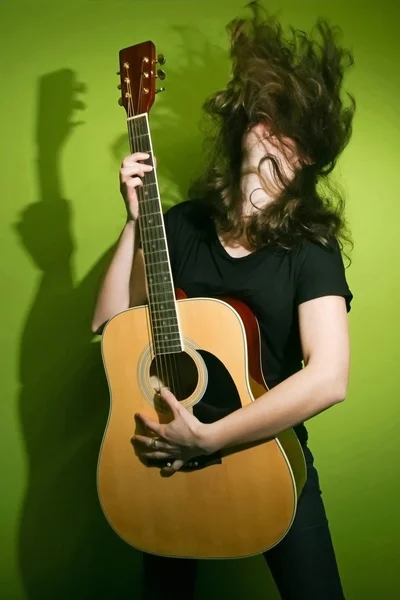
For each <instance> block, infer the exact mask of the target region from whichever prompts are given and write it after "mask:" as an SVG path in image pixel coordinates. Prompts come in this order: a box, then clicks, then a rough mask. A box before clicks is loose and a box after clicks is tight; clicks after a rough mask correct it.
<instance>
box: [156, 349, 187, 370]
mask: <svg viewBox="0 0 400 600" xmlns="http://www.w3.org/2000/svg"><path fill="white" fill-rule="evenodd" d="M154 349H155V354H158V355H160V354H179V353H180V352H182V346H181V345H179V346H175V347H174V348H173V349H172V348H170V349H168V350H166V349H163V348H155V347H154ZM161 365H162V363H161Z"/></svg>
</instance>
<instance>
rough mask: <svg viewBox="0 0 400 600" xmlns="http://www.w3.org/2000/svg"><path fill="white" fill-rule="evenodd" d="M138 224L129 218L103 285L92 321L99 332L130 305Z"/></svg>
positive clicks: (95, 330) (93, 327)
mask: <svg viewBox="0 0 400 600" xmlns="http://www.w3.org/2000/svg"><path fill="white" fill-rule="evenodd" d="M136 229H137V225H136V222H135V221H133V220H128V221H127V223H126V225H125V227H124V229H123V231H122V233H121V236H120V238H119V240H118V244H117V247H116V250H115V252H114V255H113V258H112V260H111V262H110V264H109V267H108V269H107V272H106V274H105V277H104V279H103V283H102V285H101V288H100V291H99V294H98V297H97V301H96V306H95V311H94V315H93V321H92V330H93V331H94V332H99V331H100V330H101V329H102V327H103V326H104V325H105V323H106V322H107V321H109V320H110V319H111V318H112V317H113V316H115V315H116V314H118V313H120V312H122V311H123V310H126V309H127V308H129V305H130V279H131V273H132V267H133V263H134V260H135V254H136V250H137V246H138V243H137V241H138V240H137V238H138V235H137V233H136Z"/></svg>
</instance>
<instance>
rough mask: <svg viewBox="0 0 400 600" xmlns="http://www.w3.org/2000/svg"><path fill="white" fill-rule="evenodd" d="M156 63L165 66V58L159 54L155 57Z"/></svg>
mask: <svg viewBox="0 0 400 600" xmlns="http://www.w3.org/2000/svg"><path fill="white" fill-rule="evenodd" d="M157 62H158V64H159V65H165V63H166V62H167V59H166V58H165V56H164V54H159V55H158V56H157Z"/></svg>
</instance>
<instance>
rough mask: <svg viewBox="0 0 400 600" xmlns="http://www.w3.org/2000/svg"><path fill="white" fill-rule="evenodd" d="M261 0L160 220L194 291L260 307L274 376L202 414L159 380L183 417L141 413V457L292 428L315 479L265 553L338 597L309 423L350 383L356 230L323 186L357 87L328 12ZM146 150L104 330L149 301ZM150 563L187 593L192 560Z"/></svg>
mask: <svg viewBox="0 0 400 600" xmlns="http://www.w3.org/2000/svg"><path fill="white" fill-rule="evenodd" d="M252 9H253V16H252V18H251V19H248V20H235V21H234V22H233V23H231V25H230V33H231V40H232V44H231V58H232V63H233V68H232V77H231V80H230V82H229V83H228V86H227V88H226V89H225V90H224V91H221V92H218V93H216V94H215V95H214V96H213V97H212V98H211V99H209V100H208V101H207V102H206V104H205V109H206V112H207V113H208V115H209V116H210V117H211V118H212V119H213V120H214V123H215V124H216V125H217V128H216V134H215V136H214V137H212V138H211V141H212V145H211V151H210V152H209V153H208V156H209V166H208V168H207V169H205V174H204V176H203V177H202V178H201V179H200V180H199V181H197V182H196V184H195V185H194V186H193V187H192V190H191V199H190V200H189V201H186V202H183V203H181V204H179V205H177V206H175V207H173V208H172V209H170V210H169V211H168V212H167V213H166V215H165V227H166V232H167V238H168V244H169V250H170V255H171V265H172V271H173V276H174V282H175V285H176V287H179V288H182V289H183V290H185V292H186V294H187V295H188V296H192V297H193V296H197V297H199V296H223V295H228V296H235V297H237V298H239V299H241V300H243V301H244V302H245V303H246V304H248V305H249V306H250V308H251V309H252V310H253V312H254V313H255V314H256V316H257V318H258V320H259V324H260V329H261V336H262V351H263V367H264V373H266V376H267V383H268V385H269V387H270V391H269V392H268V394H265V395H264V396H262V397H260V398H259V399H257V400H256V401H255V402H254V403H252V404H251V405H249V406H246V407H244V408H242V409H240V410H237V411H236V412H234V413H232V414H231V415H229V416H227V417H225V418H223V419H221V420H220V421H217V422H216V423H213V424H211V425H209V424H208V425H206V424H202V423H200V422H199V421H198V420H197V419H196V418H195V417H194V416H193V415H191V414H189V413H188V412H186V411H185V409H182V408H181V406H180V404H179V403H178V402H177V400H176V399H175V397H174V396H173V394H172V393H171V392H170V391H169V390H166V389H165V390H163V392H162V395H163V398H164V400H165V402H167V404H169V405H170V407H171V408H172V411H173V414H174V420H173V421H172V422H171V423H170V424H168V425H159V424H158V423H156V422H155V421H153V420H152V419H150V418H149V417H148V415H140V416H139V418H140V419H141V420H142V421H143V423H144V424H145V425H146V426H147V428H148V431H149V435H148V436H136V437H135V439H134V443H135V446H136V448H137V450H138V451H139V452H140V453H142V454H143V456H146V457H152V458H160V459H167V460H169V464H170V467H169V469H168V470H169V473H170V475H171V474H172V475H173V473H174V472H175V471H177V470H179V469H180V468H181V467H182V465H183V464H184V463H185V462H187V461H188V460H189V459H191V458H193V457H194V456H198V455H199V454H207V453H212V452H214V451H216V450H219V449H221V448H226V447H228V446H235V445H237V444H242V443H245V442H252V441H256V440H262V439H266V438H269V437H271V436H275V435H277V434H278V433H279V432H281V431H284V430H286V429H288V428H291V427H294V429H295V431H296V433H297V435H298V438H299V440H300V443H301V444H302V446H303V450H304V454H305V457H306V461H307V482H306V484H305V487H304V489H303V492H302V494H301V496H300V498H299V502H298V510H297V515H296V518H295V521H294V523H293V525H292V527H291V529H290V531H289V533H288V534H287V535H286V537H285V538H284V539H283V540H282V541H281V542H280V543H279V544H278V545H277V546H276V547H275V548H273V549H271V550H270V551H268V552H267V553H265V559H266V561H267V563H268V566H269V568H270V570H271V573H272V575H273V577H274V580H275V582H276V585H277V587H278V589H279V592H280V594H281V597H282V598H283V599H284V600H289V599H290V600H294V599H296V600H343V598H344V595H343V590H342V586H341V582H340V577H339V573H338V568H337V564H336V559H335V554H334V550H333V546H332V541H331V536H330V532H329V528H328V523H327V519H326V515H325V510H324V506H323V502H322V499H321V492H320V488H319V480H318V474H317V471H316V469H315V467H314V465H313V456H312V454H311V452H310V450H309V448H308V445H307V438H308V436H307V431H306V428H305V426H304V424H303V423H304V421H306V420H307V419H310V418H311V417H313V416H314V415H317V414H318V413H320V412H322V411H324V410H326V409H327V408H329V407H331V406H333V405H335V404H338V403H340V402H341V401H343V400H344V398H345V396H346V390H347V380H348V369H349V337H348V327H347V312H348V311H349V309H350V302H351V299H352V294H351V292H350V290H349V288H348V285H347V283H346V278H345V271H344V266H343V261H342V257H341V251H340V248H341V246H342V244H341V242H342V241H343V240H345V241H346V240H348V237H346V232H345V226H344V221H343V216H342V212H343V206H342V205H343V202H342V199H341V198H340V196H339V195H338V194H337V193H335V194H334V193H333V192H331V194H327V195H326V196H323V195H322V193H321V185H320V184H321V183H323V182H324V181H325V179H326V176H327V175H329V173H330V172H331V171H332V170H333V168H334V166H335V163H336V161H337V158H338V156H339V155H340V153H341V152H342V150H343V149H344V148H345V146H346V145H347V143H348V141H349V139H350V135H351V124H352V118H353V114H354V109H355V103H354V100H353V98H352V97H351V96H349V98H350V103H349V106H348V107H345V106H344V105H343V104H342V100H341V97H340V92H341V83H342V79H343V73H344V69H345V67H346V64H347V65H350V64H351V63H352V57H351V55H350V53H349V52H348V51H346V50H344V49H342V48H341V47H340V46H339V45H338V43H337V32H336V31H335V30H334V29H332V28H330V27H329V26H328V25H327V24H326V23H325V22H322V21H318V23H317V26H316V28H315V33H316V34H318V35H316V36H314V35H312V36H310V37H307V36H306V35H305V34H304V32H300V31H294V30H292V36H291V38H290V39H286V38H285V36H284V34H283V32H282V29H281V27H280V25H279V24H278V23H277V22H276V20H275V19H274V18H272V17H268V16H266V17H265V16H263V18H262V17H261V14H260V10H259V7H258V6H257V4H256V3H252ZM146 159H148V155H146V154H134V155H131V156H128V157H126V158H125V159H124V161H123V163H122V168H121V170H120V182H121V191H122V195H123V198H124V200H125V204H126V208H127V213H128V217H127V222H126V224H125V226H124V229H123V232H122V234H121V237H120V240H119V242H118V245H117V249H116V251H115V254H114V257H113V259H112V261H111V264H110V266H109V268H108V271H107V273H106V276H105V280H104V283H103V285H102V288H101V290H100V294H99V297H98V301H97V306H96V310H95V315H94V320H93V329H94V331H101V329H102V326H103V325H104V323H105V322H106V321H107V320H109V319H110V318H111V317H112V316H114V315H115V314H117V313H119V312H121V311H123V310H125V309H126V308H128V307H129V306H135V305H139V304H144V303H145V302H146V286H145V277H144V267H143V256H142V252H141V250H140V242H139V238H138V228H137V219H138V203H137V198H136V193H135V190H136V188H137V187H138V186H140V185H141V178H142V177H143V176H144V174H145V173H146V172H149V171H151V169H152V167H151V166H149V165H147V164H145V161H146ZM317 184H319V185H318V187H317ZM333 197H336V199H337V202H336V205H334V203H333V201H332V198H333ZM302 361H304V368H302ZM154 433H155V434H156V435H157V436H158V442H157V443H156V444H155V448H154V444H152V443H151V434H154ZM144 564H145V574H146V591H145V598H174V600H177V599H178V598H184V599H185V600H189V599H190V598H192V597H193V589H194V580H195V571H196V563H195V562H194V561H184V562H183V564H181V563H180V561H179V560H177V559H166V558H157V557H150V556H145V561H144ZM155 574H156V575H155Z"/></svg>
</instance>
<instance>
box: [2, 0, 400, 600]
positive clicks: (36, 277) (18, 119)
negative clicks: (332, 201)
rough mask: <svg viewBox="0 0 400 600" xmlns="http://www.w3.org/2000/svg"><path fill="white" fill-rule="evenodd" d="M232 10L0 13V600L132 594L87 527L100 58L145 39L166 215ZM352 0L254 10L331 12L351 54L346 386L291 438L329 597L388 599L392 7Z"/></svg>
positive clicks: (118, 546) (118, 556) (214, 568)
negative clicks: (299, 452) (351, 246)
mask: <svg viewBox="0 0 400 600" xmlns="http://www.w3.org/2000/svg"><path fill="white" fill-rule="evenodd" d="M243 3H244V2H243V0H224V1H223V0H219V1H216V0H70V1H69V2H60V1H56V0H52V1H50V0H46V1H45V0H36V1H33V0H2V1H1V2H0V54H1V57H2V59H1V63H0V75H1V79H0V80H1V83H2V93H1V95H0V120H1V128H0V132H1V149H0V164H1V182H2V184H1V196H2V198H1V202H0V210H1V219H0V222H1V237H0V239H1V252H0V260H1V283H2V290H3V298H2V343H1V346H0V351H1V363H2V403H1V426H2V433H1V438H0V439H1V453H0V460H1V463H2V473H4V474H5V477H4V475H3V477H2V486H1V487H2V492H1V494H0V507H1V510H0V520H1V531H2V535H1V548H0V568H1V584H0V597H1V598H5V599H18V600H19V599H35V600H36V599H40V600H47V599H52V600H53V599H60V600H70V599H72V598H74V599H76V600H81V599H91V598H95V597H96V598H99V597H103V596H104V597H108V598H118V600H124V599H128V598H134V597H135V595H136V596H137V594H135V589H138V579H139V576H138V556H137V554H136V553H135V552H134V551H133V550H131V549H130V548H128V547H127V546H125V545H124V544H123V543H122V542H121V541H120V540H119V539H117V538H116V536H115V535H114V534H113V533H112V531H111V530H110V528H109V527H108V525H107V524H106V523H105V521H104V519H103V517H102V514H101V512H100V510H99V507H98V503H97V497H96V489H95V469H96V459H97V452H98V448H99V444H100V440H101V436H102V431H103V428H104V424H105V420H106V416H107V410H108V406H107V402H108V395H107V388H106V385H105V380H104V375H103V371H102V366H101V364H100V356H99V348H98V339H92V336H91V334H90V314H91V310H92V304H93V298H94V293H95V289H96V285H97V283H98V280H99V275H100V273H101V270H102V268H103V267H104V261H105V260H106V254H107V253H108V252H109V250H110V248H111V247H112V245H113V243H114V241H115V240H116V238H117V236H118V233H119V231H120V229H121V227H122V224H123V220H124V209H123V206H122V201H121V200H120V197H119V191H118V168H119V163H120V160H121V158H122V157H123V156H124V153H126V152H127V144H126V137H125V121H124V114H125V113H124V111H123V109H121V108H119V107H118V105H117V98H118V92H117V89H116V85H117V83H118V80H117V77H116V74H115V73H116V71H117V70H118V69H117V67H118V50H119V49H120V48H121V47H125V46H128V45H131V44H133V43H136V42H139V41H143V40H145V39H149V38H151V39H153V40H154V41H155V42H156V44H157V46H158V49H159V50H160V51H164V52H165V54H166V55H167V59H168V63H167V65H166V68H167V67H168V69H167V71H168V79H167V81H166V87H167V88H168V92H167V93H165V94H162V95H160V97H158V98H157V104H156V107H155V108H154V111H153V112H152V127H153V132H154V144H155V149H156V154H157V157H158V160H159V169H160V171H159V176H160V179H161V186H162V194H163V200H164V202H165V204H166V205H170V204H171V203H173V202H175V201H177V200H179V199H181V198H184V197H185V193H186V189H187V185H188V182H189V181H190V177H191V174H192V173H193V172H194V170H195V169H196V165H198V163H199V159H200V156H201V150H200V134H199V133H198V121H199V118H200V106H201V102H202V100H203V98H204V97H205V96H206V95H207V94H208V93H209V92H211V91H212V90H213V89H215V88H216V87H218V86H222V85H223V84H224V82H225V80H226V77H227V74H228V72H229V64H228V62H227V57H226V48H227V46H226V37H225V30H224V26H225V24H226V23H227V22H228V21H229V20H230V19H231V18H232V17H234V16H236V15H237V14H238V12H239V10H240V8H241V6H242V4H243ZM366 4H368V3H364V2H351V3H350V2H345V1H344V0H340V1H338V0H336V1H335V2H329V3H328V2H314V1H311V0H302V1H300V0H298V1H297V2H295V1H294V0H282V2H278V1H277V0H274V1H271V2H270V3H269V5H270V7H271V8H272V9H276V8H280V9H281V16H282V20H283V21H284V23H292V24H294V25H296V26H299V27H303V28H308V27H309V26H310V25H311V24H312V22H313V21H314V19H315V18H316V17H317V16H319V15H320V14H322V15H324V16H327V17H329V18H331V19H332V20H333V21H334V22H336V23H338V24H339V25H341V26H342V27H343V30H344V33H345V40H346V42H347V43H349V44H351V45H352V46H353V48H354V53H355V57H356V68H355V69H354V70H353V71H352V73H351V75H350V76H349V78H348V85H349V87H350V88H351V89H352V90H353V91H354V93H355V95H356V97H357V100H358V112H357V116H356V120H355V130H354V137H353V140H352V142H351V145H350V146H349V148H348V149H347V150H346V152H345V154H344V156H343V159H342V160H341V161H340V164H339V166H338V169H337V177H338V178H339V179H340V181H341V182H342V184H343V185H344V186H345V189H346V192H347V197H348V217H349V220H350V223H351V226H352V229H353V234H354V238H355V243H356V245H355V250H354V253H353V265H352V266H351V268H350V269H349V272H348V277H349V282H350V284H351V287H352V289H353V292H354V294H355V300H354V304H353V311H352V313H351V316H350V322H351V331H352V340H353V342H352V345H353V359H352V375H351V384H350V390H349V394H348V399H347V401H346V402H345V403H343V404H341V405H340V406H339V407H336V408H334V409H332V410H331V411H328V412H326V413H324V414H323V415H321V416H319V417H317V418H316V419H315V420H314V422H312V423H310V425H309V429H310V433H311V447H312V449H313V451H314V454H315V455H316V463H317V466H318V467H319V470H320V475H321V480H322V485H323V489H324V497H325V502H326V505H327V509H328V511H329V518H330V524H331V528H332V533H333V537H334V540H335V544H336V549H337V555H338V560H339V562H340V567H341V572H342V576H343V581H344V584H345V587H346V590H347V598H348V599H349V600H366V599H371V600H377V599H380V600H394V598H396V597H398V593H399V592H398V589H399V577H398V564H399V551H398V548H399V543H398V536H399V533H400V532H399V520H398V518H396V512H395V511H396V510H397V506H398V484H397V480H398V475H399V465H398V463H399V461H398V459H399V451H398V442H397V434H398V424H399V417H398V409H397V406H396V404H397V401H398V400H399V398H400V394H399V384H398V370H397V368H396V367H397V356H398V354H397V337H398V333H399V325H398V310H399V303H400V293H399V275H398V274H399V251H398V241H397V239H396V234H397V233H398V222H399V217H400V214H399V203H398V185H397V178H398V173H399V166H398V162H399V161H398V159H399V152H398V134H399V112H398V104H397V102H398V100H397V98H398V96H399V93H400V88H399V74H400V70H399V67H398V56H399V43H398V39H399V33H398V23H399V12H400V11H399V8H397V6H398V5H397V3H395V2H390V1H389V0H382V1H381V2H379V3H376V4H375V5H372V4H371V6H366ZM79 103H82V106H83V105H84V106H85V109H84V110H79V106H80V104H79ZM78 121H79V122H81V124H79V125H77V126H76V127H75V126H73V125H72V123H74V122H78ZM396 334H397V335H396ZM395 482H396V483H395ZM396 484H397V485H396ZM396 500H397V501H396ZM243 508H244V510H245V509H246V507H243ZM248 508H249V509H250V507H248ZM172 575H173V574H172ZM265 590H268V593H266V591H265ZM225 594H226V595H225ZM228 594H229V595H228ZM206 597H207V598H209V599H217V598H218V599H223V598H225V597H230V598H232V599H242V598H244V597H246V598H249V600H250V598H251V599H253V598H254V600H256V599H259V600H261V599H265V598H267V597H268V598H269V599H270V600H276V599H277V594H276V591H275V590H274V587H273V584H272V582H271V580H270V578H269V575H268V572H267V570H266V569H265V568H264V565H263V561H262V560H261V559H260V558H256V559H251V560H245V561H241V562H231V563H211V564H203V565H202V568H201V580H200V583H199V598H206ZM321 600H322V599H321Z"/></svg>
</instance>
